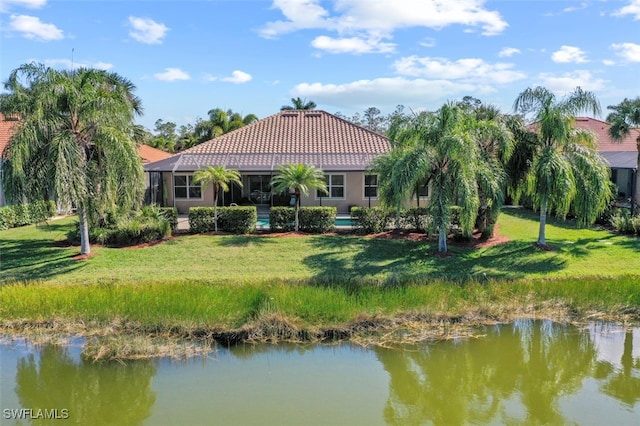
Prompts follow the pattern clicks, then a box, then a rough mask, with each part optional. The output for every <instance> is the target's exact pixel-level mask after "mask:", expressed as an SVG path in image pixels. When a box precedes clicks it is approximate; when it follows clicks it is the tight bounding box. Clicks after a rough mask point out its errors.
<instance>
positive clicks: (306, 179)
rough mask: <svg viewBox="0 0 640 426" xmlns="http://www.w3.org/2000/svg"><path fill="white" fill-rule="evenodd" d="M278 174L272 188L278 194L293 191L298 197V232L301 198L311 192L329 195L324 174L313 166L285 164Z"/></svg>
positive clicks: (296, 225)
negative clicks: (316, 191) (317, 191)
mask: <svg viewBox="0 0 640 426" xmlns="http://www.w3.org/2000/svg"><path fill="white" fill-rule="evenodd" d="M277 170H278V174H277V175H275V176H274V177H273V178H272V179H271V187H272V188H273V190H274V191H276V192H285V191H289V190H291V189H293V192H294V195H295V197H296V203H295V209H296V219H295V230H296V232H298V229H299V227H300V226H299V225H300V220H299V211H300V196H301V195H302V194H304V195H307V194H309V190H319V191H321V192H324V193H325V194H327V193H328V192H329V191H327V183H326V182H325V178H324V172H323V171H322V170H320V169H318V168H316V167H314V166H312V165H311V164H283V165H281V166H278V168H277Z"/></svg>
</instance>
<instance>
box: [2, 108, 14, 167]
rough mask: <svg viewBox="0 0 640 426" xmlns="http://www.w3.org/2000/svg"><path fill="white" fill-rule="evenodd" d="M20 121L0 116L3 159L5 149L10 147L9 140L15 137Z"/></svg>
mask: <svg viewBox="0 0 640 426" xmlns="http://www.w3.org/2000/svg"><path fill="white" fill-rule="evenodd" d="M17 125H18V120H16V119H11V118H7V117H5V116H4V115H3V114H0V157H3V156H4V155H3V152H4V149H5V148H6V147H7V145H9V139H11V136H13V132H15V128H16V126H17Z"/></svg>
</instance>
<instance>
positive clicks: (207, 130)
mask: <svg viewBox="0 0 640 426" xmlns="http://www.w3.org/2000/svg"><path fill="white" fill-rule="evenodd" d="M207 114H208V115H209V119H208V120H202V121H199V122H198V123H196V126H195V129H194V133H195V134H196V137H197V138H198V141H199V142H205V141H208V140H211V139H213V138H217V137H218V136H221V135H224V134H225V133H229V132H231V131H233V130H236V129H239V128H241V127H244V126H246V125H248V124H251V123H254V122H256V121H258V117H257V116H256V115H255V114H247V115H245V116H243V115H242V114H240V113H237V112H233V111H232V110H230V109H229V110H226V111H224V110H222V109H220V108H214V109H211V110H209V112H207Z"/></svg>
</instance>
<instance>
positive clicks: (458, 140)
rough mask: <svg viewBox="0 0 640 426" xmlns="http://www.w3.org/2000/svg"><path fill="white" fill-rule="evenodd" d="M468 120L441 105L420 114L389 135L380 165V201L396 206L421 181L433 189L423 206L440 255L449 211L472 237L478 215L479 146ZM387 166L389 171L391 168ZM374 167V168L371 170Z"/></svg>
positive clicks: (458, 109) (443, 250)
mask: <svg viewBox="0 0 640 426" xmlns="http://www.w3.org/2000/svg"><path fill="white" fill-rule="evenodd" d="M472 122H473V120H472V117H471V116H470V115H469V114H467V113H466V111H465V110H464V109H463V108H461V107H460V106H456V105H454V104H445V105H443V106H442V108H440V109H439V110H438V111H436V112H435V113H421V114H418V115H415V116H413V117H407V118H405V119H404V120H403V121H402V122H396V123H395V124H394V126H393V129H392V131H391V132H390V136H391V138H392V140H393V141H394V142H393V145H394V148H393V150H392V151H391V153H390V154H388V156H386V157H383V159H382V160H379V162H378V163H376V164H377V165H378V167H380V165H381V163H384V162H389V163H390V164H386V165H385V167H382V168H380V171H381V175H380V198H381V199H382V202H383V203H385V204H387V205H392V206H394V207H398V206H399V204H401V203H402V201H403V200H406V199H408V197H409V196H410V194H411V192H412V191H413V190H414V189H415V188H416V185H418V184H419V183H421V182H424V181H428V182H430V184H431V196H430V197H429V202H428V205H427V207H428V208H429V210H430V211H431V215H432V216H433V219H434V224H435V226H436V228H437V229H438V252H440V253H446V251H447V233H448V230H449V226H450V224H451V220H452V217H451V207H452V206H454V205H456V204H457V205H459V206H460V208H461V213H460V225H461V228H462V230H463V233H464V234H466V235H470V234H471V232H472V231H473V225H474V221H475V217H476V213H477V210H478V205H479V201H478V185H477V180H476V173H477V165H478V162H477V158H478V146H477V144H476V142H475V140H474V139H473V134H472V132H471V129H472V128H471V123H472ZM390 165H391V167H389V166H390ZM374 168H375V167H374Z"/></svg>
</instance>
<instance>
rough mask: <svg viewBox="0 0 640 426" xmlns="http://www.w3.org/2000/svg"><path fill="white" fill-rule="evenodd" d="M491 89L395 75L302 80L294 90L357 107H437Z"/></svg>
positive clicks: (329, 102)
mask: <svg viewBox="0 0 640 426" xmlns="http://www.w3.org/2000/svg"><path fill="white" fill-rule="evenodd" d="M491 91H492V89H491V88H487V87H486V86H483V85H475V84H469V83H459V82H451V81H446V80H425V79H407V78H404V77H394V78H377V79H373V80H358V81H354V82H350V83H345V84H322V83H301V84H298V85H297V86H295V88H294V90H293V91H292V93H291V94H292V96H300V97H302V98H307V99H313V100H314V101H315V102H317V103H322V104H327V105H334V106H336V107H339V108H348V109H355V110H357V109H363V108H367V107H370V106H371V105H376V106H378V107H395V106H396V105H398V104H403V105H405V106H407V107H416V106H421V107H425V106H429V104H431V106H432V107H433V108H438V107H439V106H440V105H442V103H444V102H445V101H446V100H447V99H450V98H455V97H457V96H464V95H466V94H469V93H488V92H491Z"/></svg>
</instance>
